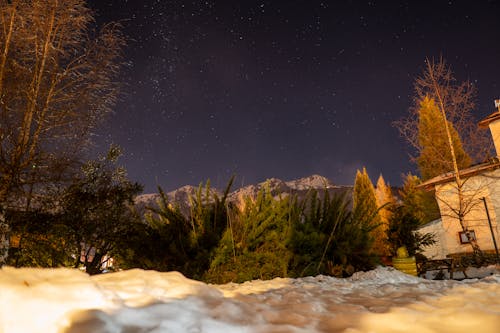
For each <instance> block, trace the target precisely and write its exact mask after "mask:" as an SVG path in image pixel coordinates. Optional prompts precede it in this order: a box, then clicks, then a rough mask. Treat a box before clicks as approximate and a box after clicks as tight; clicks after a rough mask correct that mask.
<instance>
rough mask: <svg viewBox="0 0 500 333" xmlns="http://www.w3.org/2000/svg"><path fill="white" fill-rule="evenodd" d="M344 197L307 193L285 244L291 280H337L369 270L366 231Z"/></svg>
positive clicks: (368, 242) (315, 192)
mask: <svg viewBox="0 0 500 333" xmlns="http://www.w3.org/2000/svg"><path fill="white" fill-rule="evenodd" d="M349 206H350V202H349V201H348V200H347V199H346V195H345V193H344V194H335V195H333V196H330V194H329V193H328V191H327V189H325V191H324V195H323V198H321V197H320V196H319V195H318V192H317V191H311V192H310V193H309V195H308V196H307V197H306V199H305V201H304V202H303V204H302V205H301V209H300V210H301V218H300V219H299V220H297V219H295V220H294V224H293V225H292V227H293V228H292V231H291V233H290V239H289V241H288V246H289V249H290V250H291V251H292V253H293V255H292V257H291V260H290V264H289V267H290V274H291V276H294V277H299V276H309V275H317V274H326V275H334V276H337V277H342V276H348V275H351V274H352V273H353V272H354V271H359V270H366V269H370V268H372V267H373V262H372V258H371V257H370V256H369V255H368V253H369V251H370V245H371V241H370V236H369V231H370V229H369V228H367V227H366V226H365V225H363V220H361V219H355V216H354V215H353V213H352V212H351V209H350V207H349Z"/></svg>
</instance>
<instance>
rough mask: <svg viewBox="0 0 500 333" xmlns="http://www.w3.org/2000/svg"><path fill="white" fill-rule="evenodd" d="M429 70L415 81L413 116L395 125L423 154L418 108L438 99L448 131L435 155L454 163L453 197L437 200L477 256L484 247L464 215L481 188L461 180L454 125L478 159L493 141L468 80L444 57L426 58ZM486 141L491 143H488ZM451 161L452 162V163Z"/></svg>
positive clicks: (470, 151) (473, 203) (465, 144)
mask: <svg viewBox="0 0 500 333" xmlns="http://www.w3.org/2000/svg"><path fill="white" fill-rule="evenodd" d="M426 64H427V66H426V69H425V71H424V73H423V75H422V76H421V77H418V78H417V79H416V82H415V105H414V107H412V108H411V109H410V116H409V117H408V118H406V119H403V120H401V121H398V122H396V124H395V125H396V127H397V128H398V129H399V130H400V133H401V134H402V136H403V137H404V138H405V139H407V141H408V142H409V143H410V144H411V145H412V146H413V147H414V148H415V149H416V150H417V152H419V153H421V152H422V151H423V150H424V149H425V148H426V147H425V146H422V140H420V138H419V126H418V122H419V109H418V106H419V105H420V104H421V103H422V101H424V100H426V99H427V100H428V99H431V100H433V101H435V103H436V105H437V107H438V109H439V112H440V113H441V119H442V129H443V131H444V133H445V134H446V139H447V140H446V141H447V142H446V144H445V145H444V147H443V149H445V150H447V151H446V153H441V154H436V155H435V158H436V159H439V158H447V159H450V158H451V161H448V164H449V165H451V166H452V170H446V171H452V173H453V186H451V191H453V192H454V194H453V198H454V199H452V200H449V197H447V199H443V198H442V197H441V196H440V195H439V194H438V195H436V198H437V200H438V201H439V202H440V203H441V205H442V206H443V207H445V210H446V212H447V213H446V214H449V216H451V217H453V218H456V219H458V221H459V223H460V226H461V228H462V230H463V232H464V233H465V234H466V235H467V238H468V240H469V242H470V244H471V246H472V249H473V252H474V254H476V255H481V250H480V248H479V246H478V244H477V242H476V240H475V239H474V238H473V237H472V236H471V235H470V232H469V229H468V226H467V223H466V221H465V217H466V215H467V214H469V213H470V212H471V210H473V209H474V207H475V206H477V204H478V200H477V198H476V196H477V194H478V193H481V192H482V190H481V188H474V189H470V188H468V187H466V183H467V179H465V180H464V179H462V177H461V173H460V170H459V164H458V163H457V154H456V147H457V144H456V143H454V139H453V135H452V134H453V132H452V131H453V129H452V126H453V127H454V128H455V129H456V130H457V132H458V133H459V135H460V138H461V139H462V141H463V142H464V147H465V150H466V151H467V153H469V155H470V156H471V157H473V158H474V159H475V160H476V161H477V160H479V159H480V158H481V157H482V158H483V159H484V157H485V156H486V154H489V152H490V151H491V143H490V142H488V141H487V140H488V139H487V137H486V136H485V135H484V132H479V129H478V127H477V126H476V121H474V119H473V117H472V114H471V111H472V109H473V108H474V102H473V99H474V95H475V89H474V87H473V86H472V85H471V84H470V83H469V82H464V83H461V84H458V83H456V80H455V78H454V76H453V73H452V71H451V69H450V67H449V66H448V65H447V64H446V62H445V61H444V60H443V59H442V58H441V59H440V60H439V61H437V62H435V61H430V60H429V59H427V60H426ZM485 142H488V143H487V144H485ZM449 162H451V163H449Z"/></svg>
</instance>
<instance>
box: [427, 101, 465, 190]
mask: <svg viewBox="0 0 500 333" xmlns="http://www.w3.org/2000/svg"><path fill="white" fill-rule="evenodd" d="M447 122H448V126H449V129H450V134H451V137H452V141H453V147H454V150H455V155H456V159H457V164H458V168H459V169H464V168H466V167H468V166H470V164H471V158H470V157H469V155H468V154H467V153H466V152H465V150H464V149H463V146H462V141H461V139H460V136H459V135H458V132H457V131H456V129H455V128H454V126H453V124H452V123H451V122H449V121H447ZM418 139H419V144H420V146H421V147H422V148H421V150H420V155H419V156H418V158H417V164H418V167H419V170H420V174H421V175H422V179H423V180H427V179H430V178H432V177H435V176H437V175H440V174H443V173H445V172H448V171H452V170H453V159H452V156H451V152H450V148H449V144H448V137H447V135H446V131H445V129H444V119H443V116H442V115H441V113H440V111H439V109H438V107H437V105H436V103H435V101H434V100H433V99H431V98H429V97H427V96H426V97H425V98H424V99H423V100H422V101H421V102H420V109H419V122H418Z"/></svg>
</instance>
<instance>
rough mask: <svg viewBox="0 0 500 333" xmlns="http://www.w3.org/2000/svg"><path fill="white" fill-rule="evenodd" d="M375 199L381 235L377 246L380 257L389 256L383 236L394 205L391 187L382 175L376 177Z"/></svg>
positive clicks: (388, 248) (387, 245)
mask: <svg viewBox="0 0 500 333" xmlns="http://www.w3.org/2000/svg"><path fill="white" fill-rule="evenodd" d="M375 198H376V201H377V207H379V211H378V215H379V216H380V222H381V225H380V227H379V229H380V230H378V231H377V232H379V233H380V234H381V235H380V237H379V239H378V240H379V241H380V244H375V245H378V247H379V249H380V254H381V255H390V246H389V244H388V242H387V239H386V237H385V235H386V234H387V230H388V229H389V220H390V218H391V215H392V212H391V207H392V206H393V205H394V204H395V203H396V200H395V199H394V196H393V195H392V190H391V187H390V186H389V185H388V184H387V183H386V182H385V179H384V177H383V176H382V175H380V176H379V177H378V180H377V187H376V188H375ZM375 247H377V246H375Z"/></svg>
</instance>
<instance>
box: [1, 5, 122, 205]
mask: <svg viewBox="0 0 500 333" xmlns="http://www.w3.org/2000/svg"><path fill="white" fill-rule="evenodd" d="M93 24H94V20H93V13H92V12H91V11H90V10H89V9H88V8H87V6H86V2H85V1H84V0H65V1H61V0H13V1H5V0H2V1H0V25H1V26H2V27H3V28H2V29H0V124H1V125H0V201H4V200H5V198H6V197H7V195H8V193H9V192H11V191H12V190H15V189H18V190H20V189H22V188H23V187H24V186H26V185H30V184H33V183H40V182H46V181H52V180H54V179H59V178H60V177H61V175H62V173H63V171H64V169H66V168H67V167H68V165H70V164H71V163H70V161H72V160H73V159H74V157H75V155H78V154H79V152H80V151H81V149H82V147H83V146H85V143H86V142H87V140H88V138H89V136H88V134H89V131H90V130H91V129H92V128H93V127H94V126H95V125H96V124H97V123H98V122H99V121H100V120H101V119H102V118H103V115H105V114H107V113H108V112H109V111H110V110H111V106H112V105H113V104H114V102H115V100H116V97H117V91H118V85H117V84H116V82H115V81H114V78H115V77H116V74H117V72H118V69H119V67H120V61H119V59H120V52H121V49H122V47H123V44H124V38H123V37H122V35H121V33H120V30H119V26H118V25H117V24H108V25H105V26H104V27H103V28H102V29H101V30H100V31H98V32H95V31H93V30H91V26H92V25H93Z"/></svg>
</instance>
